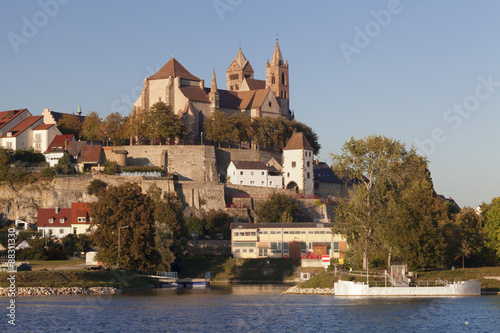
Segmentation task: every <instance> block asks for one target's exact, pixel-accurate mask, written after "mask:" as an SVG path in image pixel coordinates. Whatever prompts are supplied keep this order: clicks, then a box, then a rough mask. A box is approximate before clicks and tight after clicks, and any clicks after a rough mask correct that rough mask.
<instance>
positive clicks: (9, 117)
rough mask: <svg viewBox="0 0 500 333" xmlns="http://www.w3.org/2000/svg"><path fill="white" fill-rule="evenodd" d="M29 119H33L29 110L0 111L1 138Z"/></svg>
mask: <svg viewBox="0 0 500 333" xmlns="http://www.w3.org/2000/svg"><path fill="white" fill-rule="evenodd" d="M28 117H31V113H30V112H29V111H28V109H19V110H8V111H0V137H2V136H3V135H4V134H5V133H7V132H8V131H10V130H11V129H12V128H14V127H15V126H17V125H19V124H20V123H21V122H22V121H23V120H25V119H26V118H28Z"/></svg>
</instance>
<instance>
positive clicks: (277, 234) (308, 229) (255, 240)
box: [231, 222, 347, 259]
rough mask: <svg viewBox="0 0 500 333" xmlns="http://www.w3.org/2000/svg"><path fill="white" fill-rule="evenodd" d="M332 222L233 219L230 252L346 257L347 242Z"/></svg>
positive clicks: (238, 254)
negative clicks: (239, 221) (235, 221)
mask: <svg viewBox="0 0 500 333" xmlns="http://www.w3.org/2000/svg"><path fill="white" fill-rule="evenodd" d="M332 227H333V224H331V223H315V222H296V223H232V224H231V253H232V255H233V257H234V258H267V257H268V258H285V257H286V258H296V259H299V258H302V257H303V256H304V255H306V256H307V255H309V253H311V255H324V254H329V255H330V257H331V258H337V259H343V258H344V252H345V250H347V242H346V240H345V238H344V237H342V236H341V235H336V234H333V233H332Z"/></svg>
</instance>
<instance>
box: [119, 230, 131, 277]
mask: <svg viewBox="0 0 500 333" xmlns="http://www.w3.org/2000/svg"><path fill="white" fill-rule="evenodd" d="M128 227H129V226H128V225H126V226H124V227H118V269H120V254H121V246H120V232H121V230H122V229H125V228H128Z"/></svg>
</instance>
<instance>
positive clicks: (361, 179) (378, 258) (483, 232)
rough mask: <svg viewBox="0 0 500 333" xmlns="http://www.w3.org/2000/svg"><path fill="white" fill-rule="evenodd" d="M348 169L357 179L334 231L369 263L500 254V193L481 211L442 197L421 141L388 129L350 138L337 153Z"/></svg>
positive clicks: (490, 260)
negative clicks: (390, 134) (413, 143)
mask: <svg viewBox="0 0 500 333" xmlns="http://www.w3.org/2000/svg"><path fill="white" fill-rule="evenodd" d="M331 157H332V161H333V164H332V168H333V169H334V171H335V172H336V173H337V174H339V175H340V176H341V177H349V178H350V179H357V180H358V182H357V183H355V184H354V187H353V191H352V193H351V195H350V198H349V199H348V200H347V199H344V200H343V201H342V202H341V204H340V205H339V206H338V208H337V209H336V212H335V213H336V218H335V222H334V228H333V231H334V232H335V233H338V234H342V235H344V236H345V237H346V238H347V242H348V244H349V249H350V250H349V253H348V259H349V260H350V261H351V262H352V263H357V265H359V266H361V265H362V267H363V268H364V269H367V267H369V265H371V266H375V267H384V266H390V264H391V262H394V261H399V262H405V263H407V264H408V265H409V266H410V267H412V268H417V267H424V266H429V265H433V266H434V265H442V266H447V267H451V266H452V265H460V266H464V265H465V264H468V265H475V266H478V265H488V264H490V265H491V264H494V263H495V262H498V259H499V258H500V241H499V234H500V231H499V226H500V200H499V199H494V200H493V202H492V203H491V204H489V205H486V204H484V205H483V207H484V208H483V212H482V213H481V214H476V212H475V211H474V210H473V209H471V208H467V207H466V208H464V209H462V210H459V208H458V206H456V205H455V204H453V203H451V202H450V201H445V200H443V199H442V198H440V197H439V196H438V195H437V194H436V193H435V191H434V188H433V183H432V178H431V175H430V172H429V170H428V161H427V160H426V159H425V158H424V157H422V156H419V155H418V154H417V153H416V150H415V149H414V148H411V149H406V146H405V144H404V143H402V142H400V141H397V140H394V139H390V138H386V137H384V136H375V135H372V136H369V137H365V138H363V139H360V140H355V139H354V138H351V140H350V141H348V142H346V143H345V144H344V145H343V146H342V153H341V154H332V156H331Z"/></svg>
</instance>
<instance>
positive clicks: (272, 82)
mask: <svg viewBox="0 0 500 333" xmlns="http://www.w3.org/2000/svg"><path fill="white" fill-rule="evenodd" d="M266 88H269V89H271V91H272V92H273V94H274V96H276V99H277V100H278V102H279V104H280V107H281V111H282V115H283V116H284V117H287V118H291V117H292V115H291V113H290V108H289V101H290V96H289V94H288V93H289V88H288V60H287V61H286V62H285V61H284V60H283V55H282V54H281V50H280V46H279V44H278V39H277V38H276V45H275V46H274V52H273V56H272V58H271V62H269V60H268V61H267V63H266Z"/></svg>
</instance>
